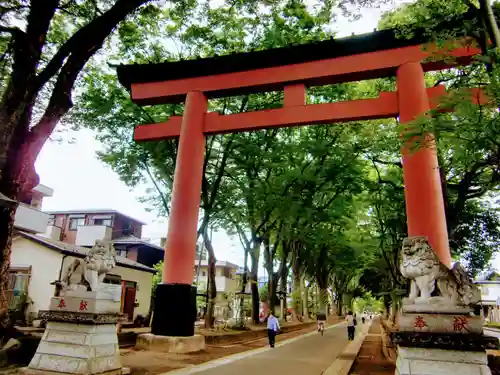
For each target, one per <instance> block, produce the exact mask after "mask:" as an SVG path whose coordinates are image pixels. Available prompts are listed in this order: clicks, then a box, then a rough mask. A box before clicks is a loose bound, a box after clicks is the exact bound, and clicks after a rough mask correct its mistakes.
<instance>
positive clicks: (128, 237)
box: [45, 209, 164, 267]
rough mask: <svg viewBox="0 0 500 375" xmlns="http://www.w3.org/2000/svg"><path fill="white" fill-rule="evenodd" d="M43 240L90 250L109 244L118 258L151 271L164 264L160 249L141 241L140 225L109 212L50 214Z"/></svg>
mask: <svg viewBox="0 0 500 375" xmlns="http://www.w3.org/2000/svg"><path fill="white" fill-rule="evenodd" d="M48 214H50V220H49V226H48V227H47V230H46V232H45V236H46V237H48V238H50V239H53V240H57V241H61V242H64V243H68V244H74V245H77V246H83V247H92V246H93V245H94V243H95V241H96V240H107V241H112V242H113V243H114V245H115V249H116V252H117V254H118V255H120V256H122V257H125V258H128V259H131V260H133V261H136V262H139V263H141V264H144V265H146V266H148V267H153V266H154V265H155V264H156V263H158V262H160V261H161V260H163V257H164V250H163V247H160V246H157V245H154V244H151V243H149V242H147V241H145V240H143V239H141V235H142V226H143V225H144V223H143V222H141V221H139V220H137V219H134V218H131V217H130V216H127V215H125V214H122V213H121V212H118V211H116V210H111V209H98V210H96V209H94V210H73V211H49V212H48Z"/></svg>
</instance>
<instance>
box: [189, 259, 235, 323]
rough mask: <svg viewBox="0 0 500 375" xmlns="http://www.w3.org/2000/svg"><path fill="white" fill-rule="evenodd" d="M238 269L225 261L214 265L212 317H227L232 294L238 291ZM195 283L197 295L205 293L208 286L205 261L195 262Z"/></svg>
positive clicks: (206, 262)
mask: <svg viewBox="0 0 500 375" xmlns="http://www.w3.org/2000/svg"><path fill="white" fill-rule="evenodd" d="M238 268H239V267H238V266H237V265H236V264H233V263H230V262H226V261H217V262H216V263H215V287H216V289H217V298H216V303H215V311H214V315H215V316H216V317H218V318H226V317H228V313H229V309H230V308H231V303H232V301H233V297H234V293H236V292H238V291H239V290H238V287H239V276H237V270H238ZM196 281H197V284H196V285H197V289H198V294H204V293H206V291H207V286H208V285H207V283H208V261H207V260H199V259H198V260H195V264H194V280H193V282H195V283H196Z"/></svg>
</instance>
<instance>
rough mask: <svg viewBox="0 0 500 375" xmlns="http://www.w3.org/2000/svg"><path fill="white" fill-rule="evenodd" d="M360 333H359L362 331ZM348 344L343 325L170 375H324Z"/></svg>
mask: <svg viewBox="0 0 500 375" xmlns="http://www.w3.org/2000/svg"><path fill="white" fill-rule="evenodd" d="M358 328H361V327H360V326H358ZM356 331H357V332H356V334H359V331H360V329H357V330H356ZM348 343H349V341H348V340H347V330H346V326H345V323H341V324H337V325H336V326H333V327H328V328H327V330H326V331H325V335H324V336H321V335H320V334H319V333H317V332H312V333H308V334H305V335H303V336H300V337H297V338H294V339H290V340H287V341H284V342H282V343H277V344H276V348H274V349H271V348H261V349H256V350H252V351H249V352H244V353H240V354H236V355H233V356H229V357H225V358H221V359H219V360H215V361H212V362H208V363H205V364H202V365H199V366H195V367H191V368H185V369H182V370H178V371H173V372H169V373H167V374H169V375H170V374H172V375H174V374H175V375H187V374H200V375H276V374H288V375H295V374H297V375H298V374H307V375H321V374H322V373H323V372H324V371H325V370H326V369H327V368H328V366H330V365H331V364H332V362H333V361H335V359H336V358H337V357H338V356H339V355H340V354H341V353H342V351H343V350H344V348H345V347H346V346H347V344H348ZM165 375H166V374H165Z"/></svg>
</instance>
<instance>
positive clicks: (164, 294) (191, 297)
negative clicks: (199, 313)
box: [151, 284, 196, 337]
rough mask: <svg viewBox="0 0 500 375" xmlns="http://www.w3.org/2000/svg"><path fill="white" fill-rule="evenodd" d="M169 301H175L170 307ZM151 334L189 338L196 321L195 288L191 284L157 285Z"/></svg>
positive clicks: (192, 333)
mask: <svg viewBox="0 0 500 375" xmlns="http://www.w3.org/2000/svg"><path fill="white" fill-rule="evenodd" d="M171 301H175V306H172V303H171ZM154 306H155V313H154V314H153V321H152V322H151V333H153V334H155V335H158V336H169V337H170V336H171V337H191V336H193V335H194V323H195V321H196V287H195V286H192V285H191V284H158V286H157V287H156V291H155V302H154Z"/></svg>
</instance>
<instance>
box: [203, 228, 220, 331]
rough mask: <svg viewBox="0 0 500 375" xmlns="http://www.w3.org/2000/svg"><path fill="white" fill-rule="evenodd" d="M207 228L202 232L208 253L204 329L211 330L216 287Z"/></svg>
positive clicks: (211, 249)
mask: <svg viewBox="0 0 500 375" xmlns="http://www.w3.org/2000/svg"><path fill="white" fill-rule="evenodd" d="M207 231H208V228H207V227H205V229H204V231H203V243H204V245H205V248H206V249H207V252H208V298H207V313H206V314H205V328H213V326H214V320H215V319H214V310H215V303H216V300H217V285H216V284H215V263H216V262H217V259H216V258H215V252H214V248H213V246H212V241H211V239H210V237H209V236H208V233H207Z"/></svg>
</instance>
